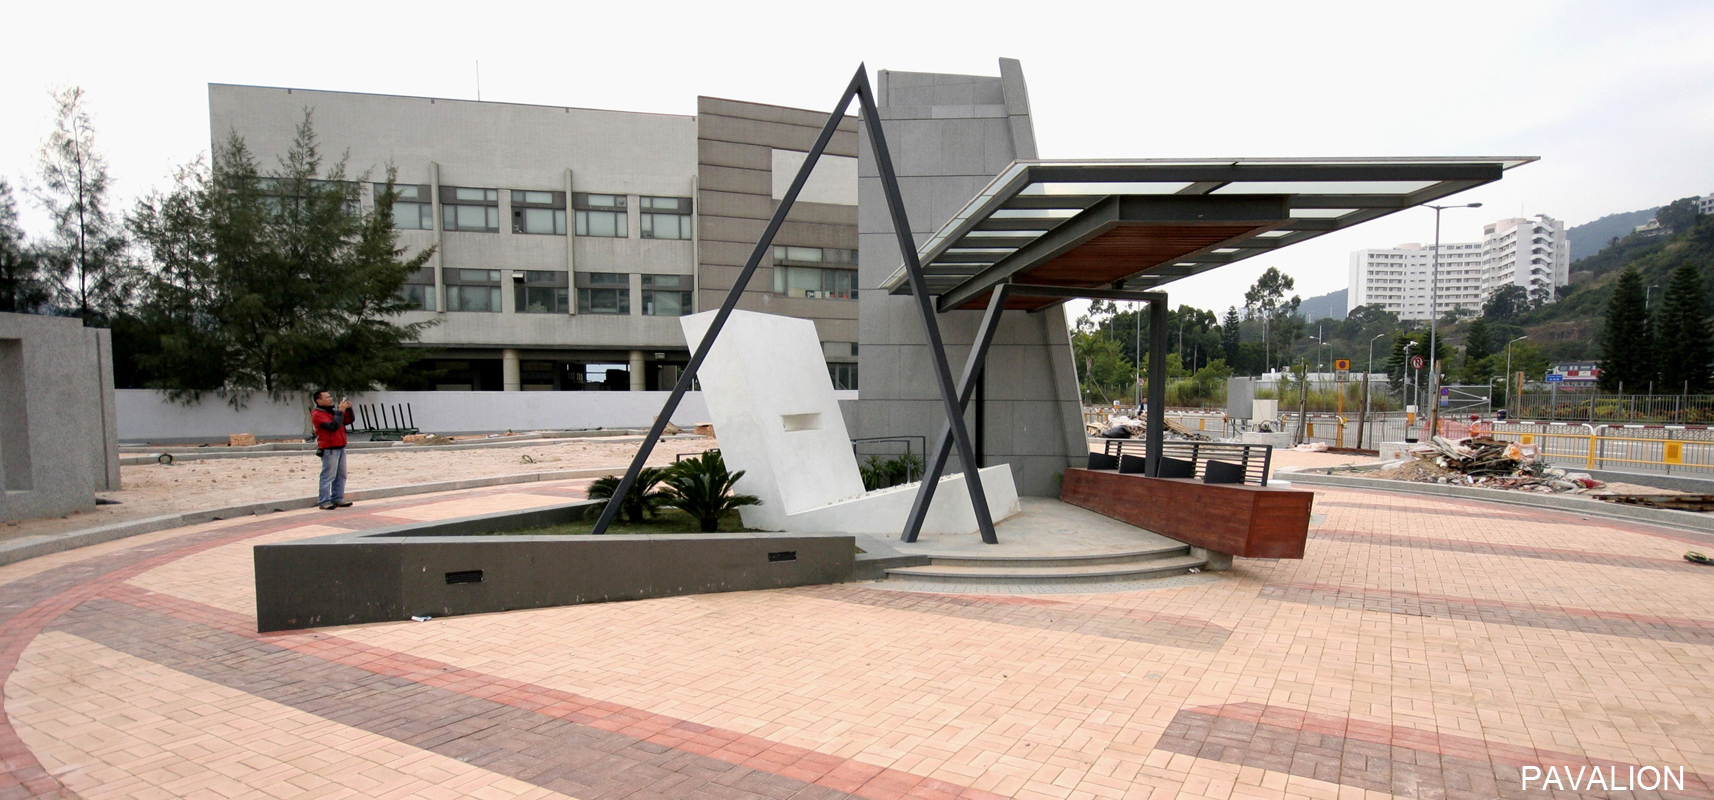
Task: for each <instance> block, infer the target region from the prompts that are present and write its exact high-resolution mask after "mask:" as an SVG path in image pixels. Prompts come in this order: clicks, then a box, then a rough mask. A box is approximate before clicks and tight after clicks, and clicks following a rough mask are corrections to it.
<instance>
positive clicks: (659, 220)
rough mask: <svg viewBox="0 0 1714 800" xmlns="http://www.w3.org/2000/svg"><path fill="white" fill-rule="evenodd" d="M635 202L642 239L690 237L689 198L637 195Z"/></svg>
mask: <svg viewBox="0 0 1714 800" xmlns="http://www.w3.org/2000/svg"><path fill="white" fill-rule="evenodd" d="M637 202H638V209H639V211H640V214H639V222H638V225H639V226H640V227H641V228H642V229H643V230H642V235H643V238H644V239H689V238H690V198H688V197H639V198H637Z"/></svg>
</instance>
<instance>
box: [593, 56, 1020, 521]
mask: <svg viewBox="0 0 1714 800" xmlns="http://www.w3.org/2000/svg"><path fill="white" fill-rule="evenodd" d="M852 98H856V99H857V101H858V103H859V104H860V109H861V111H862V120H861V122H862V125H863V128H864V130H866V131H867V132H868V134H869V144H870V146H871V147H872V148H873V149H874V151H875V165H876V167H877V168H878V170H879V172H880V177H881V189H882V191H883V192H884V193H885V194H886V198H887V210H888V212H890V214H891V217H892V221H893V232H894V233H895V234H896V235H897V237H898V241H899V255H901V256H902V257H903V258H904V263H905V271H906V274H907V275H908V276H909V279H910V283H911V298H912V300H913V301H914V302H915V303H916V305H917V310H918V312H919V313H920V314H921V316H922V323H923V329H924V332H925V333H926V335H927V339H928V352H929V355H930V360H931V361H933V362H934V371H935V380H936V383H937V384H938V385H939V387H940V397H941V402H942V405H944V407H945V411H946V417H947V426H948V428H949V429H950V432H951V438H952V442H953V445H954V447H956V448H957V450H958V459H959V461H960V462H961V463H962V464H964V469H965V473H964V477H965V480H964V485H965V487H966V488H967V489H968V490H969V492H970V503H971V505H972V506H973V507H974V510H975V512H976V525H977V527H978V528H979V529H980V530H981V532H982V541H984V542H987V543H989V544H997V543H998V542H999V538H998V537H996V536H995V534H994V519H993V517H992V515H990V514H989V513H988V498H987V495H986V493H984V492H983V490H982V478H981V475H980V474H979V472H978V470H977V466H976V456H975V448H974V447H972V445H971V443H970V431H969V429H968V428H967V427H966V426H965V424H964V402H963V401H962V400H963V399H962V398H960V396H959V395H960V393H959V391H958V388H957V386H956V385H954V383H953V380H952V370H951V367H949V366H948V365H947V361H946V347H945V343H944V342H943V341H942V340H941V336H940V326H939V324H938V323H937V322H936V320H935V308H934V300H933V298H932V297H930V296H929V290H928V283H927V281H926V280H925V279H924V278H923V271H922V263H921V261H920V260H919V259H918V257H917V247H916V242H915V241H914V240H913V239H912V237H911V226H910V221H909V219H908V218H907V217H906V215H905V204H904V200H903V198H902V196H901V194H900V192H899V179H898V176H897V175H896V174H895V173H894V171H893V159H892V156H891V155H890V153H889V151H888V149H887V137H886V134H885V133H884V132H883V131H882V130H881V117H880V114H879V113H878V112H877V110H876V107H875V98H874V94H873V92H872V91H871V90H870V87H869V72H868V69H867V67H866V66H865V65H862V64H859V65H858V66H857V74H856V75H854V76H852V78H851V83H850V85H848V86H846V87H845V92H844V93H843V94H841V95H840V96H839V102H837V103H835V104H834V106H833V113H831V114H829V115H828V117H827V124H826V125H824V126H822V129H821V135H820V136H819V137H817V138H816V140H815V146H814V147H812V148H810V151H809V156H808V157H807V158H805V159H804V161H803V166H802V167H800V168H799V169H798V172H797V177H795V178H793V179H792V184H791V188H789V189H787V190H786V194H785V197H783V198H781V199H780V205H779V208H777V209H775V210H774V216H773V217H772V218H771V219H769V220H768V227H767V228H766V229H765V230H763V231H762V238H761V239H760V240H759V241H757V242H756V249H755V250H754V251H753V252H751V253H750V260H749V261H747V262H745V264H744V270H743V271H742V272H740V273H738V280H737V281H735V282H734V283H733V284H732V289H731V291H729V292H727V294H726V300H725V301H724V302H722V303H721V304H720V311H719V312H718V313H716V314H715V316H714V322H713V323H712V324H710V325H709V327H708V333H706V334H705V335H703V337H702V341H701V342H700V343H698V344H697V346H696V350H695V352H694V353H692V354H691V357H690V364H689V365H688V366H686V367H685V369H684V371H683V372H682V373H680V374H679V377H678V383H677V384H675V385H674V386H673V390H672V394H670V395H668V396H667V401H666V403H665V404H664V405H662V406H661V413H660V414H659V415H657V416H656V417H655V422H654V425H652V426H650V428H649V435H648V436H646V437H644V439H643V444H642V446H641V447H639V448H638V449H637V455H636V457H634V458H632V459H631V466H630V467H629V468H627V469H626V470H625V477H624V478H623V479H621V480H620V481H619V485H618V487H616V488H615V489H614V490H613V500H611V501H609V502H608V503H607V506H606V508H604V509H603V510H602V512H601V518H600V519H599V520H597V521H596V523H595V529H594V531H593V533H595V534H604V533H606V532H607V528H608V526H609V525H612V524H613V519H614V518H615V517H617V516H618V514H619V508H620V506H622V505H623V502H622V500H623V499H624V497H625V496H626V495H627V494H629V493H630V491H631V487H632V486H634V485H635V484H636V482H637V476H638V474H640V473H641V472H642V471H643V465H644V464H645V463H646V462H647V461H648V458H649V454H650V453H651V452H652V451H653V450H654V448H655V444H656V443H657V442H659V441H660V438H661V433H662V431H664V430H665V429H666V426H667V424H668V423H669V421H671V419H672V414H673V412H674V411H676V410H678V404H679V402H680V401H681V400H683V399H684V395H685V392H687V391H690V386H691V382H692V381H694V380H695V379H696V372H697V370H698V369H699V368H700V367H701V366H702V362H703V359H705V358H707V357H708V351H709V349H710V348H711V347H713V346H714V341H715V339H716V338H718V337H719V335H720V329H721V328H722V327H724V326H725V325H726V320H727V318H728V317H730V316H732V311H733V309H735V308H737V306H738V300H739V298H740V297H742V296H743V294H744V287H745V286H747V285H749V283H750V278H751V276H753V275H755V273H756V267H757V266H759V265H760V264H761V262H762V257H763V256H764V255H766V254H767V253H768V248H769V247H771V246H772V245H773V242H774V235H775V234H776V233H778V232H779V230H780V225H781V224H782V223H784V222H785V219H786V215H787V214H788V213H790V212H791V209H792V205H793V204H794V203H796V202H797V196H798V192H800V191H802V190H803V186H804V184H805V183H806V182H808V180H809V175H810V172H811V171H813V170H814V169H815V164H816V162H817V161H818V160H819V159H820V158H821V153H822V151H823V150H825V149H827V143H828V142H829V141H831V140H832V139H833V134H834V132H835V131H837V130H838V129H839V123H840V121H842V120H843V119H844V117H845V109H846V108H847V107H849V106H850V104H851V100H852ZM999 294H1000V293H996V296H998V295H999ZM989 312H990V316H991V317H993V318H995V319H997V318H998V316H999V314H998V309H996V308H990V309H989ZM982 349H983V350H985V349H986V348H982ZM973 355H974V354H973ZM980 362H981V359H980V357H978V358H976V360H975V361H973V362H972V365H971V366H970V367H967V368H966V372H967V373H969V372H970V370H971V369H972V368H979V366H978V365H979V364H980ZM969 378H970V375H968V374H967V375H966V380H965V384H966V385H968V384H969ZM943 438H944V437H943ZM944 449H945V448H944V445H942V446H940V447H937V450H942V451H943V450H944ZM948 455H950V454H948ZM938 460H939V461H940V463H942V464H944V463H945V456H940V457H939V459H938ZM938 471H939V470H936V473H938ZM933 477H938V475H935V476H931V477H930V479H929V480H925V482H924V485H923V486H922V487H920V488H919V491H918V496H917V505H918V507H917V508H913V509H912V512H911V515H910V520H909V521H908V522H907V529H906V536H907V540H914V539H915V538H916V536H915V533H916V530H917V528H918V527H920V525H921V523H922V517H923V515H924V514H926V512H927V508H928V501H929V499H931V498H932V497H933V495H934V489H933V487H932V486H930V485H929V483H931V482H932V480H933Z"/></svg>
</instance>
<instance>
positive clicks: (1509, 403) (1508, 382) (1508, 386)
mask: <svg viewBox="0 0 1714 800" xmlns="http://www.w3.org/2000/svg"><path fill="white" fill-rule="evenodd" d="M1528 338H1530V337H1529V334H1527V333H1526V334H1524V335H1522V336H1519V337H1518V338H1516V339H1513V340H1511V341H1509V342H1506V408H1508V409H1510V408H1511V407H1512V345H1514V344H1517V343H1518V342H1521V341H1523V340H1525V339H1528ZM1518 388H1519V389H1520V390H1522V388H1523V387H1521V386H1520V387H1518Z"/></svg>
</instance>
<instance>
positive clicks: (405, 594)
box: [256, 502, 857, 631]
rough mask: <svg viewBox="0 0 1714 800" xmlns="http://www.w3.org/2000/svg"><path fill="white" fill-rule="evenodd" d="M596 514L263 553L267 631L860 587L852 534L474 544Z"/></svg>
mask: <svg viewBox="0 0 1714 800" xmlns="http://www.w3.org/2000/svg"><path fill="white" fill-rule="evenodd" d="M592 507H595V504H592V503H588V502H583V503H571V504H567V505H564V506H555V507H550V508H545V509H532V510H529V511H512V512H504V513H500V514H488V515H484V516H480V517H466V518H463V519H456V520H447V521H444V522H432V523H426V524H425V523H419V524H415V525H402V526H399V527H397V528H392V529H382V530H379V531H371V532H368V533H363V534H339V535H335V536H325V537H321V538H317V539H305V540H300V541H296V542H286V543H282V544H271V545H261V546H258V547H257V548H256V623H257V629H258V630H260V631H275V630H290V629H295V628H313V627H321V626H326V625H349V624H356V623H363V622H384V621H394V620H404V619H409V618H410V617H412V616H432V617H443V616H453V615H460V614H481V613H488V612H493V611H508V610H512V609H519V608H543V607H547V606H563V605H575V604H578V603H600V602H608V601H613V600H640V599H644V598H650V597H675V596H678V595H686V594H702V593H707V592H732V591H747V590H754V589H778V588H783V587H787V586H807V585H812V584H822V583H839V582H843V581H849V580H851V576H852V570H853V564H854V560H855V557H856V551H857V547H856V540H855V539H854V538H853V537H852V536H850V535H848V534H847V535H834V534H819V535H818V534H785V535H779V534H754V533H705V534H663V535H635V534H632V535H624V534H613V535H608V536H535V535H530V536H495V535H472V534H490V533H499V532H507V531H516V530H523V529H527V528H532V527H543V526H548V525H557V524H563V523H565V522H569V521H572V520H575V519H579V518H581V517H582V516H583V515H584V513H585V511H586V509H589V508H592ZM476 573H480V577H479V578H478V576H477V574H476ZM460 579H462V581H461V582H460Z"/></svg>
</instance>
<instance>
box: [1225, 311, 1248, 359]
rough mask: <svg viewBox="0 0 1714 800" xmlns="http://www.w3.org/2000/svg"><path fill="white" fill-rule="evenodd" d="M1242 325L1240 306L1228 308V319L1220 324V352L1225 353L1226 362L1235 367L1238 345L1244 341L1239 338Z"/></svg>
mask: <svg viewBox="0 0 1714 800" xmlns="http://www.w3.org/2000/svg"><path fill="white" fill-rule="evenodd" d="M1242 325H1243V320H1241V319H1239V318H1238V307H1237V306H1231V307H1229V308H1227V309H1226V319H1225V320H1223V321H1222V322H1221V324H1220V352H1221V353H1223V354H1224V355H1225V357H1226V363H1227V364H1231V365H1233V366H1234V367H1235V366H1237V364H1238V345H1239V343H1240V342H1241V341H1242V339H1240V338H1239V337H1240V334H1241V331H1240V327H1241V326H1242Z"/></svg>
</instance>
